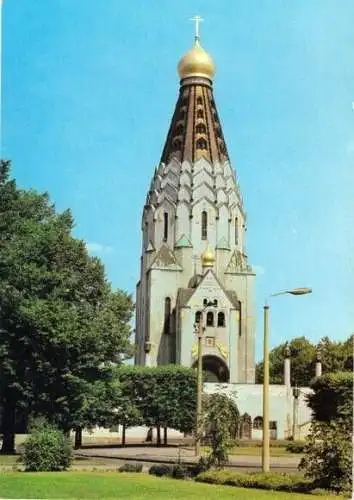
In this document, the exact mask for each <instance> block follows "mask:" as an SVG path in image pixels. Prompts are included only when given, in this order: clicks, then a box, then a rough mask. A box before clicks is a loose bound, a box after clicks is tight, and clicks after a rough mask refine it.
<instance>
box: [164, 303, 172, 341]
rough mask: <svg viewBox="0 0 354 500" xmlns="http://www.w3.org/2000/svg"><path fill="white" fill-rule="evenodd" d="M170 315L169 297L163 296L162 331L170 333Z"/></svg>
mask: <svg viewBox="0 0 354 500" xmlns="http://www.w3.org/2000/svg"><path fill="white" fill-rule="evenodd" d="M170 317H171V299H170V297H166V298H165V315H164V324H163V332H164V333H170Z"/></svg>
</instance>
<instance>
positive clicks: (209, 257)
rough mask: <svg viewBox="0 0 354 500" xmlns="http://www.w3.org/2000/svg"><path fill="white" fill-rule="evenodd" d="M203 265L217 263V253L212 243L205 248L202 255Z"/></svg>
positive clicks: (210, 265) (209, 265) (208, 265)
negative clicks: (211, 245)
mask: <svg viewBox="0 0 354 500" xmlns="http://www.w3.org/2000/svg"><path fill="white" fill-rule="evenodd" d="M201 260H202V266H203V267H213V266H214V264H215V253H214V252H213V250H212V248H211V247H210V245H208V246H207V248H206V249H205V250H204V252H203V253H202V255H201Z"/></svg>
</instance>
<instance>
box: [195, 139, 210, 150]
mask: <svg viewBox="0 0 354 500" xmlns="http://www.w3.org/2000/svg"><path fill="white" fill-rule="evenodd" d="M196 146H197V149H208V143H207V141H206V140H205V139H204V137H201V138H200V139H198V140H197V142H196Z"/></svg>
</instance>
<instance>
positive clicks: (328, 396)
mask: <svg viewBox="0 0 354 500" xmlns="http://www.w3.org/2000/svg"><path fill="white" fill-rule="evenodd" d="M353 382H354V374H353V373H352V372H339V373H328V374H326V375H323V376H322V377H317V378H316V379H314V380H313V382H312V384H311V388H312V389H313V391H314V392H313V393H312V394H309V395H308V396H307V400H308V405H309V406H310V408H311V410H312V413H313V418H314V419H315V420H318V421H321V422H329V421H330V420H333V419H338V418H343V419H346V420H348V424H349V425H351V424H352V422H353Z"/></svg>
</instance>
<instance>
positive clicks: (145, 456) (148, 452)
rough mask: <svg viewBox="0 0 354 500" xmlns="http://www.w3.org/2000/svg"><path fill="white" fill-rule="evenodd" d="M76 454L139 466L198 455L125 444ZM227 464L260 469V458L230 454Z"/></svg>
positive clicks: (279, 460) (281, 466)
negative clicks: (124, 445)
mask: <svg viewBox="0 0 354 500" xmlns="http://www.w3.org/2000/svg"><path fill="white" fill-rule="evenodd" d="M75 455H76V456H78V457H80V456H81V457H92V458H93V457H94V458H104V459H115V460H119V461H122V462H125V461H126V462H131V461H134V462H142V463H143V465H148V464H150V465H152V464H156V463H166V464H175V463H177V462H178V461H180V462H182V463H185V464H186V465H193V464H195V463H197V461H198V458H197V457H195V455H194V450H193V449H191V448H187V447H183V446H180V447H179V446H167V447H159V448H157V447H154V446H149V447H147V446H129V447H126V448H121V447H113V446H111V447H110V446H105V447H102V446H100V447H91V446H90V447H83V448H81V449H80V450H77V451H76V452H75ZM298 465H299V458H298V457H270V466H271V468H272V469H273V470H274V471H282V472H296V471H297V467H298ZM229 467H231V468H232V469H239V470H243V471H246V470H248V471H257V470H261V467H262V458H261V457H260V456H245V455H230V456H229Z"/></svg>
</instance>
